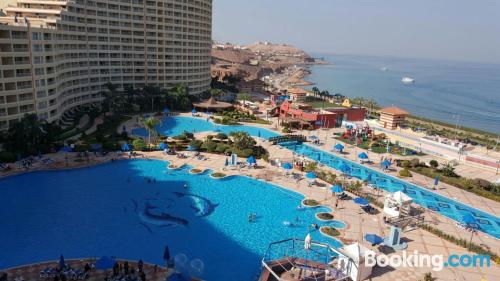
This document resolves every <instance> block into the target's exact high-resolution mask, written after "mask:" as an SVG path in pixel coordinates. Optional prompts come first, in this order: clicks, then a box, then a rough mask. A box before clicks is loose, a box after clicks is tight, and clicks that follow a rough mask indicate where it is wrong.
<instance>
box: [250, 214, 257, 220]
mask: <svg viewBox="0 0 500 281" xmlns="http://www.w3.org/2000/svg"><path fill="white" fill-rule="evenodd" d="M256 218H257V215H256V214H254V213H251V214H250V215H248V222H254V221H255V219H256Z"/></svg>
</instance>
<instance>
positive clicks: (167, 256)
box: [163, 246, 170, 261]
mask: <svg viewBox="0 0 500 281" xmlns="http://www.w3.org/2000/svg"><path fill="white" fill-rule="evenodd" d="M163 260H164V261H168V260H170V249H169V248H168V246H165V250H163Z"/></svg>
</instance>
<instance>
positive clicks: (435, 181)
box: [434, 176, 439, 185]
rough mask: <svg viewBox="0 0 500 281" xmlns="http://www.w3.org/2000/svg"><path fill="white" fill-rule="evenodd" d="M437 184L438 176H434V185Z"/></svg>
mask: <svg viewBox="0 0 500 281" xmlns="http://www.w3.org/2000/svg"><path fill="white" fill-rule="evenodd" d="M438 184H439V176H436V177H435V178H434V185H438Z"/></svg>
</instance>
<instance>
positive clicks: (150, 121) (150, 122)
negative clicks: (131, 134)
mask: <svg viewBox="0 0 500 281" xmlns="http://www.w3.org/2000/svg"><path fill="white" fill-rule="evenodd" d="M141 123H142V125H143V126H144V127H145V128H146V130H147V131H148V144H151V136H152V135H153V136H156V135H157V134H158V131H157V130H156V126H158V124H160V121H158V120H157V119H155V118H153V117H150V118H147V119H142V120H141Z"/></svg>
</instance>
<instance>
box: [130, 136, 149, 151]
mask: <svg viewBox="0 0 500 281" xmlns="http://www.w3.org/2000/svg"><path fill="white" fill-rule="evenodd" d="M132 146H133V147H134V150H144V149H145V148H146V143H145V142H144V140H143V139H140V138H139V139H135V140H134V141H133V142H132Z"/></svg>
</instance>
